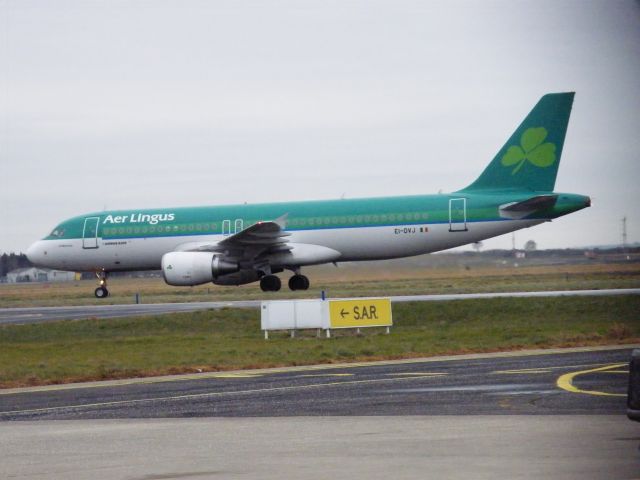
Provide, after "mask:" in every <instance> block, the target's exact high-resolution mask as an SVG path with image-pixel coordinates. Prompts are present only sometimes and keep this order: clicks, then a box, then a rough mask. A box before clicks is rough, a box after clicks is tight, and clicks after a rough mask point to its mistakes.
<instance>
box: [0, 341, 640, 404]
mask: <svg viewBox="0 0 640 480" xmlns="http://www.w3.org/2000/svg"><path fill="white" fill-rule="evenodd" d="M633 348H640V344H624V345H597V346H590V347H570V348H548V349H529V350H514V351H506V352H490V353H469V354H462V355H442V356H434V357H419V358H405V359H401V360H377V361H372V362H354V363H339V364H316V365H298V366H292V367H275V368H262V369H255V370H235V371H229V372H220V371H216V372H202V373H199V372H198V373H188V374H177V375H164V376H157V377H137V378H127V379H120V380H101V381H94V382H85V383H63V384H57V385H42V386H36V387H19V388H7V389H0V396H2V395H15V394H20V393H33V392H52V391H59V390H76V389H85V388H113V387H119V386H127V385H149V384H156V383H165V382H185V381H194V380H207V379H211V378H215V375H219V374H221V373H252V374H255V375H258V374H260V375H271V374H278V373H294V372H309V371H317V370H339V369H347V368H364V367H379V366H390V365H413V364H417V363H425V364H432V363H440V362H447V363H448V362H455V361H464V360H477V359H492V358H514V357H531V356H539V355H561V354H570V353H582V352H597V351H610V350H626V349H633ZM592 365H593V366H597V365H604V364H591V365H574V366H562V367H543V368H572V367H589V366H592ZM514 371H515V370H514ZM494 373H496V372H494ZM523 373H526V372H523Z"/></svg>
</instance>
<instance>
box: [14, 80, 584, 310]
mask: <svg viewBox="0 0 640 480" xmlns="http://www.w3.org/2000/svg"><path fill="white" fill-rule="evenodd" d="M573 98H574V92H567V93H551V94H547V95H544V96H543V97H542V98H541V99H540V100H539V101H538V103H537V104H536V105H535V107H534V108H533V110H531V112H530V113H529V114H528V115H527V117H526V118H525V119H524V121H523V122H522V123H521V124H520V126H519V127H518V128H517V129H516V130H515V132H514V133H513V134H512V135H511V137H510V138H509V140H508V141H507V142H506V143H505V145H504V146H503V147H502V148H501V149H500V150H499V151H498V153H497V155H496V156H495V157H494V158H493V160H492V161H491V162H490V163H489V165H488V166H487V167H486V168H485V170H484V171H483V172H482V174H481V175H480V176H479V177H478V178H477V179H476V180H475V181H474V182H473V183H471V184H470V185H469V186H467V187H465V188H463V189H461V190H457V191H455V192H453V193H448V194H442V193H440V194H436V195H412V196H400V197H377V198H360V199H339V200H321V201H304V202H283V203H268V204H256V205H246V204H244V205H227V206H204V207H179V208H162V209H152V210H150V209H135V210H117V211H102V212H96V213H88V214H85V215H80V216H78V217H74V218H71V219H69V220H65V221H63V222H62V223H60V224H59V225H57V226H56V227H55V228H54V229H53V230H52V231H51V233H50V234H49V235H47V236H46V237H45V238H43V239H42V240H39V241H37V242H35V243H34V244H32V245H31V246H30V247H29V248H28V250H27V252H26V254H27V257H28V258H29V260H30V261H31V262H32V263H34V264H35V265H38V266H42V267H49V268H55V269H60V270H71V271H93V272H95V273H96V276H97V277H98V279H99V285H98V287H97V288H96V289H95V292H94V293H95V296H96V297H97V298H106V297H107V296H108V295H109V291H108V289H107V277H108V275H109V273H111V272H119V271H133V270H138V271H139V270H161V271H162V274H163V277H164V280H165V282H166V283H168V284H169V285H175V286H193V285H200V284H204V283H209V282H213V283H214V284H217V285H242V284H247V283H251V282H257V281H259V282H260V288H261V289H262V290H263V291H265V292H275V291H278V290H280V288H281V280H280V278H279V277H278V276H277V275H276V274H277V273H280V272H283V271H285V270H289V271H291V272H292V273H293V275H292V276H291V277H290V278H289V281H288V285H289V288H290V289H291V290H307V289H308V288H309V279H308V278H307V277H306V276H305V275H303V274H302V273H301V268H302V267H306V266H309V265H318V264H324V263H334V264H336V265H337V263H338V262H353V261H361V260H383V259H392V258H401V257H410V256H414V255H421V254H425V253H431V252H436V251H440V250H445V249H449V248H453V247H457V246H460V245H465V244H468V243H474V242H478V241H480V240H484V239H487V238H491V237H495V236H498V235H502V234H505V233H509V232H513V231H515V230H519V229H522V228H528V227H531V226H534V225H538V224H540V223H542V222H547V221H551V220H552V219H555V218H558V217H561V216H563V215H567V214H569V213H573V212H576V211H578V210H581V209H583V208H586V207H589V206H591V199H590V198H589V197H588V196H585V195H579V194H571V193H557V192H554V191H553V189H554V186H555V181H556V175H557V172H558V165H559V163H560V157H561V154H562V148H563V145H564V139H565V134H566V131H567V124H568V122H569V116H570V114H571V107H572V105H573Z"/></svg>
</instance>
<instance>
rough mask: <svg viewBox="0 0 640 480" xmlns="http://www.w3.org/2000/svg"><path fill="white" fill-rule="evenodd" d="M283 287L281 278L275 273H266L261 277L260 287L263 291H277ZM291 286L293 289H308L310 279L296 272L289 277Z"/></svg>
mask: <svg viewBox="0 0 640 480" xmlns="http://www.w3.org/2000/svg"><path fill="white" fill-rule="evenodd" d="M281 287H282V282H281V281H280V278H278V277H276V276H275V275H265V276H264V277H262V278H261V279H260V288H261V289H262V291H263V292H277V291H278V290H280V288H281ZM289 288H290V289H291V290H294V291H295V290H308V289H309V279H308V278H307V277H305V276H304V275H300V274H299V273H298V274H295V275H294V276H292V277H291V278H290V279H289Z"/></svg>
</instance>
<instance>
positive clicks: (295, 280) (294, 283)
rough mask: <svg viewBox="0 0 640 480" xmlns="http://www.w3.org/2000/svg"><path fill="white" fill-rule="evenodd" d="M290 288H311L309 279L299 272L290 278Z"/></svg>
mask: <svg viewBox="0 0 640 480" xmlns="http://www.w3.org/2000/svg"><path fill="white" fill-rule="evenodd" d="M289 288H290V289H291V290H294V291H295V290H309V279H308V278H307V277H305V276H304V275H300V274H299V273H297V274H295V275H294V276H293V277H291V278H290V279H289Z"/></svg>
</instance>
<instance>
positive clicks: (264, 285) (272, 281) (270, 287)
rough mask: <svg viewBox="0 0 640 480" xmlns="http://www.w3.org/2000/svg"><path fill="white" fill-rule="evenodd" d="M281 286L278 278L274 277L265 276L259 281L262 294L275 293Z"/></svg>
mask: <svg viewBox="0 0 640 480" xmlns="http://www.w3.org/2000/svg"><path fill="white" fill-rule="evenodd" d="M281 286H282V282H281V281H280V278H278V277H276V276H275V275H265V276H264V277H262V278H261V279H260V288H261V289H262V291H263V292H277V291H278V290H280V287H281Z"/></svg>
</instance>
